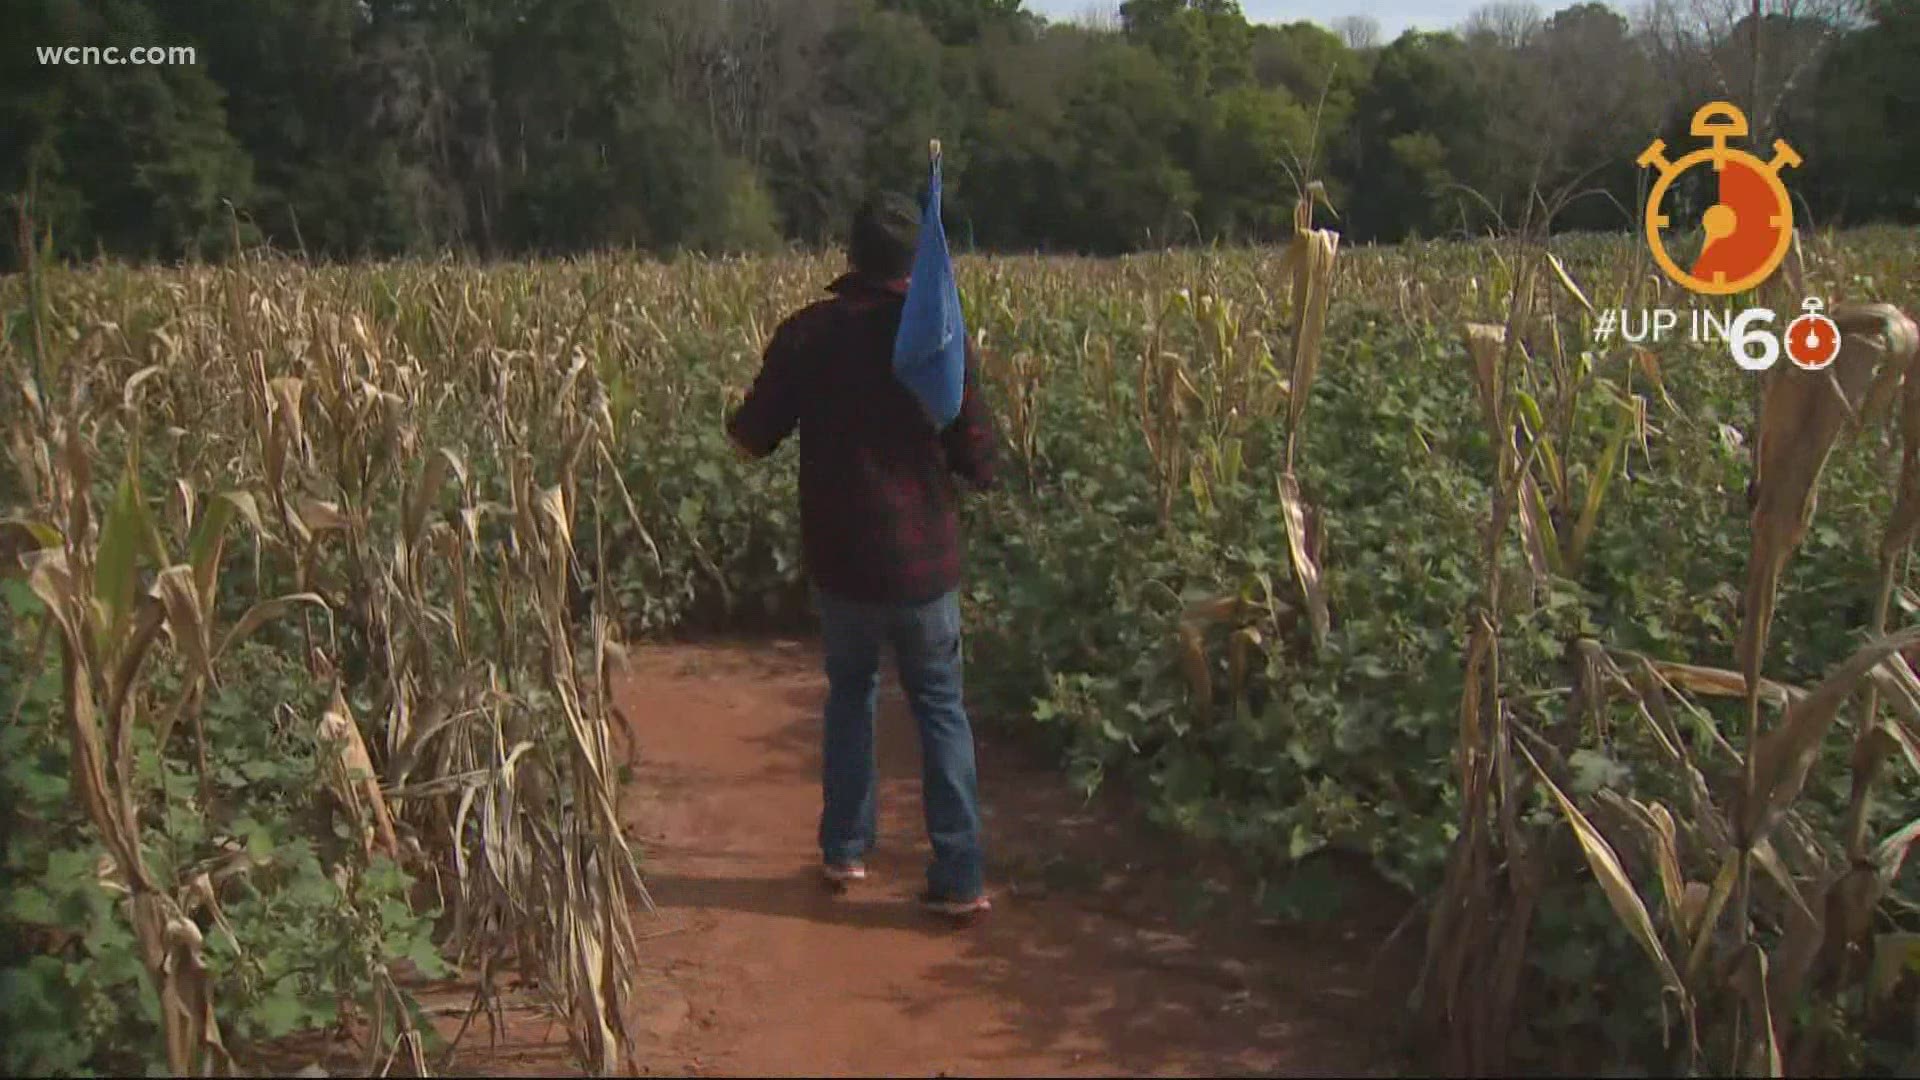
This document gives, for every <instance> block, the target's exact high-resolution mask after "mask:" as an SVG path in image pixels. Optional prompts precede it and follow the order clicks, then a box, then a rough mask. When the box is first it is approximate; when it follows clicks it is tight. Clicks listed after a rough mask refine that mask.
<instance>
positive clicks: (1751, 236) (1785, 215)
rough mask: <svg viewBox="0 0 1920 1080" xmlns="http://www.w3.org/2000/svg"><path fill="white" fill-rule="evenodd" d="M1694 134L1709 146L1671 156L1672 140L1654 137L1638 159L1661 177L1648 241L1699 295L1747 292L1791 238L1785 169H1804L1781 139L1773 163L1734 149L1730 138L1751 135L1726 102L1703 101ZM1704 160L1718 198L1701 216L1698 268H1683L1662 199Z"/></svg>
mask: <svg viewBox="0 0 1920 1080" xmlns="http://www.w3.org/2000/svg"><path fill="white" fill-rule="evenodd" d="M1691 131H1692V133H1693V135H1694V136H1695V137H1696V138H1702V139H1708V140H1710V142H1711V145H1709V146H1705V147H1702V148H1700V149H1698V150H1695V151H1693V152H1692V153H1690V154H1687V155H1686V156H1685V157H1682V158H1681V159H1680V160H1678V161H1669V160H1667V144H1666V143H1664V142H1662V141H1660V140H1659V139H1655V140H1653V142H1652V144H1651V145H1649V146H1648V147H1647V149H1646V150H1645V152H1643V153H1642V154H1641V155H1640V157H1639V159H1638V163H1639V165H1640V167H1641V168H1643V169H1645V168H1652V169H1654V170H1656V171H1658V172H1659V174H1660V176H1659V179H1657V180H1655V181H1654V183H1653V190H1652V191H1651V192H1649V193H1648V195H1647V211H1646V233H1647V245H1648V246H1649V247H1650V248H1652V249H1653V258H1654V261H1655V262H1657V263H1659V264H1660V269H1662V270H1664V271H1666V274H1667V276H1668V277H1670V278H1672V279H1673V280H1674V281H1676V282H1679V283H1680V284H1681V285H1684V286H1686V287H1687V288H1689V289H1691V290H1693V291H1694V292H1697V293H1705V294H1707V295H1709V296H1727V295H1730V294H1732V293H1737V292H1743V291H1745V290H1747V289H1751V288H1753V287H1754V286H1756V285H1758V284H1760V283H1761V282H1763V281H1765V280H1766V279H1767V275H1769V274H1771V273H1773V271H1774V270H1775V269H1776V268H1777V267H1778V266H1779V265H1780V261H1781V260H1782V259H1784V258H1786V256H1787V248H1788V247H1789V246H1790V245H1791V244H1792V243H1793V200H1792V199H1790V198H1789V197H1788V195H1787V186H1786V185H1785V184H1783V183H1781V181H1780V171H1781V170H1782V169H1785V168H1789V167H1797V166H1799V165H1800V164H1801V159H1800V155H1799V154H1798V153H1796V152H1795V151H1794V149H1793V147H1791V146H1788V145H1787V143H1786V140H1784V139H1775V140H1774V141H1773V160H1772V161H1762V160H1760V159H1759V158H1757V157H1755V156H1754V155H1752V154H1750V153H1748V152H1747V151H1745V150H1734V149H1731V148H1729V147H1728V146H1727V140H1729V139H1744V138H1746V137H1747V132H1748V127H1747V117H1746V114H1745V113H1742V112H1741V111H1740V110H1739V109H1738V108H1735V107H1734V106H1733V105H1732V104H1731V103H1729V102H1725V101H1715V102H1712V103H1710V104H1707V105H1704V106H1701V108H1700V110H1699V111H1698V112H1696V113H1694V114H1693V126H1692V128H1691ZM1701 165H1710V166H1712V168H1713V171H1714V172H1716V173H1718V174H1719V185H1718V201H1716V202H1715V203H1714V204H1713V205H1712V206H1710V207H1708V208H1707V210H1706V212H1705V213H1703V214H1702V215H1701V216H1700V228H1701V229H1702V231H1704V232H1705V233H1706V243H1705V244H1704V245H1702V247H1701V249H1700V254H1699V256H1698V257H1697V258H1696V259H1695V260H1694V263H1693V266H1692V267H1690V268H1687V269H1682V268H1681V266H1680V265H1679V263H1678V262H1676V261H1675V260H1674V258H1673V256H1672V255H1671V254H1670V253H1669V252H1668V250H1667V244H1666V240H1665V238H1664V237H1663V236H1662V235H1661V230H1663V229H1667V228H1670V227H1671V226H1672V224H1673V223H1672V221H1671V220H1670V219H1669V218H1668V217H1667V215H1666V214H1665V213H1664V212H1663V211H1662V210H1661V204H1662V202H1663V201H1664V200H1665V199H1666V195H1667V191H1668V190H1669V189H1670V188H1672V187H1673V183H1674V181H1675V180H1678V179H1679V178H1680V177H1681V176H1683V175H1685V174H1686V173H1687V172H1688V171H1689V170H1692V169H1694V168H1697V167H1699V166H1701Z"/></svg>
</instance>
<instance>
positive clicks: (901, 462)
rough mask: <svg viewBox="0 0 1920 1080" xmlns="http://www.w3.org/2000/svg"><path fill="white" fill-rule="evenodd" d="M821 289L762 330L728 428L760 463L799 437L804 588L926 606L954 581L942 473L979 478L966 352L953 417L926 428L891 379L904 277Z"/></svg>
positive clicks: (985, 429)
mask: <svg viewBox="0 0 1920 1080" xmlns="http://www.w3.org/2000/svg"><path fill="white" fill-rule="evenodd" d="M827 291H828V292H830V293H833V294H834V295H833V297H832V298H831V299H826V300H821V301H819V302H818V303H815V304H811V305H809V306H808V307H806V308H804V309H802V310H801V311H800V312H799V313H797V314H795V315H794V316H793V317H791V318H789V319H788V320H787V321H786V322H784V323H782V324H781V325H780V328H779V329H778V330H776V331H774V335H773V341H772V342H771V343H769V344H768V346H767V353H766V357H765V359H764V361H763V362H762V364H761V368H760V374H759V376H758V377H757V378H756V379H755V380H754V383H753V387H752V389H751V390H749V391H748V392H747V397H746V401H745V402H743V403H742V404H741V406H740V408H739V409H738V410H737V411H735V412H734V414H733V416H732V418H731V419H730V420H729V421H728V425H727V427H728V431H729V432H730V433H731V434H732V436H733V438H734V441H735V442H737V443H738V444H739V445H741V446H742V447H744V448H745V449H746V450H747V451H748V452H749V453H752V454H753V455H755V456H756V457H765V456H766V455H768V454H771V453H773V451H774V450H775V449H776V448H778V447H779V445H780V443H781V441H782V440H784V439H785V438H786V437H787V436H788V435H789V434H791V433H792V432H793V430H794V428H795V427H798V428H799V429H800V533H801V541H802V548H803V554H804V558H805V563H806V569H807V574H808V576H809V577H810V578H811V579H812V581H813V584H814V585H815V586H817V587H818V588H820V589H822V590H825V591H826V592H829V593H833V594H835V595H838V596H842V597H845V598H846V599H849V600H855V601H862V602H866V603H882V604H910V603H920V602H923V601H927V600H932V599H934V598H935V597H938V596H941V595H944V594H945V593H947V592H948V591H950V590H952V589H954V588H956V587H958V586H959V584H960V521H959V512H958V511H959V492H958V490H957V488H956V485H955V483H954V478H955V477H956V476H957V477H959V478H960V479H961V480H962V481H964V482H966V484H967V485H968V486H969V487H971V488H973V489H974V490H976V491H980V490H985V489H986V488H987V487H988V486H989V485H990V484H991V483H992V482H993V458H994V434H993V424H992V421H991V420H990V419H989V417H988V415H987V410H986V407H985V405H984V403H982V401H981V400H980V394H979V391H978V364H977V361H976V358H975V356H974V353H973V348H972V346H971V344H969V346H968V349H967V381H966V394H965V397H964V398H963V400H962V402H961V406H960V415H959V416H958V417H957V418H956V419H955V420H954V422H953V423H952V424H951V425H949V426H948V427H947V429H946V430H945V431H942V432H935V431H934V430H933V428H932V426H931V425H930V424H928V423H927V421H926V418H925V414H924V413H923V412H922V411H921V409H920V405H919V403H918V402H917V401H915V400H914V398H913V395H912V394H911V393H910V392H909V391H908V390H907V388H906V387H904V386H902V385H901V384H900V382H899V381H898V380H897V379H895V378H894V375H893V340H894V335H895V333H896V332H897V331H898V328H899V325H900V310H901V306H902V304H903V303H904V301H905V297H906V285H905V283H904V282H885V283H881V282H873V281H869V280H866V279H864V278H862V277H860V276H859V275H856V274H848V275H845V276H843V277H841V278H840V279H839V280H837V281H835V282H834V283H833V284H831V285H829V286H828V287H827Z"/></svg>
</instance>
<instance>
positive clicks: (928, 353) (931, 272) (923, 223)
mask: <svg viewBox="0 0 1920 1080" xmlns="http://www.w3.org/2000/svg"><path fill="white" fill-rule="evenodd" d="M936 146H937V144H936ZM930 158H931V163H930V165H929V168H928V177H927V200H926V203H925V204H924V205H923V206H922V207H921V211H920V239H919V245H918V247H917V249H916V250H915V251H914V253H913V278H912V280H911V281H910V282H909V283H908V285H907V302H906V306H905V307H904V308H903V309H902V310H901V312H900V332H899V333H898V335H896V336H895V337H894V340H893V374H894V377H895V378H897V379H899V380H900V382H901V383H902V384H904V385H905V386H906V388H907V389H908V390H911V391H912V392H913V396H914V397H915V398H918V399H919V401H920V405H921V408H922V409H924V410H925V411H926V414H927V419H928V420H929V421H930V422H931V423H932V424H933V426H934V428H935V429H936V430H940V431H944V430H946V428H947V425H949V424H951V423H953V421H954V418H955V417H957V416H959V415H960V401H961V397H962V396H963V395H964V394H965V393H966V385H967V384H966V379H967V328H966V324H965V323H964V322H963V320H962V319H961V316H960V288H959V286H958V284H956V283H955V281H954V277H953V260H952V258H951V257H949V255H948V254H947V233H946V229H945V228H944V227H943V226H942V225H941V223H940V151H939V150H938V149H937V148H936V149H934V150H933V152H932V153H931V155H930Z"/></svg>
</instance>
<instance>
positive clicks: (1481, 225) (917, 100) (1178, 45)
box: [0, 0, 1920, 265]
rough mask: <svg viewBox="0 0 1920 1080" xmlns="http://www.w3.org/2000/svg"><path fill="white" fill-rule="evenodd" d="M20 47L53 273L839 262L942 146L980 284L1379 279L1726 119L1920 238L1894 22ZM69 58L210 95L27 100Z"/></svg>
mask: <svg viewBox="0 0 1920 1080" xmlns="http://www.w3.org/2000/svg"><path fill="white" fill-rule="evenodd" d="M4 22H5V24H6V25H7V28H8V31H9V32H8V38H9V44H8V45H7V46H6V47H5V56H4V57H0V193H11V194H12V195H13V202H14V203H15V204H16V205H17V206H24V207H25V208H26V209H27V211H28V214H29V216H30V219H31V220H32V221H33V222H34V224H35V227H36V229H37V230H38V235H40V236H42V237H45V238H50V241H51V245H52V247H53V249H54V250H55V251H56V252H58V253H59V254H61V255H64V256H68V257H78V258H86V257H92V256H96V255H111V256H117V257H124V258H131V259H178V258H183V257H207V256H217V255H218V254H219V253H220V252H222V251H224V250H228V249H229V248H230V247H231V246H232V244H233V242H234V240H235V237H236V234H237V235H238V237H239V239H240V240H241V241H242V242H244V243H260V242H264V243H270V244H272V245H274V246H276V247H280V248H283V249H288V250H295V251H300V252H304V253H306V254H307V255H309V256H311V257H314V258H357V257H369V256H391V255H398V254H408V253H438V252H445V251H455V252H463V253H471V254H474V255H477V256H480V257H509V256H522V255H529V254H562V253H568V252H577V251H583V250H589V249H597V248H605V247H626V248H636V249H643V250H649V251H660V252H667V251H675V250H694V251H703V252H731V251H750V250H765V249H771V248H777V247H779V246H781V245H783V244H791V243H798V244H806V245H813V244H820V243H831V242H833V241H834V240H836V239H837V238H838V237H839V235H840V233H841V231H842V229H843V227H844V224H845V220H846V216H847V215H848V213H849V212H850V209H851V208H852V207H853V206H854V205H855V204H856V203H857V202H858V200H859V198H860V197H861V196H862V195H863V194H864V193H865V192H867V191H868V190H870V189H872V188H874V187H891V188H896V189H910V190H917V189H918V187H919V185H920V184H921V182H922V180H923V178H924V175H925V168H926V165H925V146H926V140H927V139H928V138H929V137H936V136H937V137H939V138H941V139H942V140H943V144H944V147H945V194H946V207H947V221H948V229H949V235H950V238H951V240H952V242H953V243H954V245H955V246H956V247H958V248H960V249H961V250H967V249H979V250H998V251H1010V250H1050V251H1076V252H1086V253H1096V254H1108V253H1118V252H1125V251H1129V250H1136V249H1140V248H1144V247H1150V246H1162V245H1168V244H1187V243H1196V242H1197V243H1212V242H1227V243H1234V242H1247V241H1261V240H1269V239H1273V238H1275V237H1278V236H1281V235H1283V233H1284V230H1285V229H1287V228H1288V227H1289V222H1290V207H1291V205H1292V202H1293V200H1294V199H1295V198H1296V195H1297V192H1298V190H1299V189H1300V188H1301V187H1302V186H1303V185H1304V184H1306V183H1308V182H1310V181H1313V180H1319V181H1322V182H1323V183H1324V185H1325V188H1326V191H1327V194H1328V197H1329V202H1330V203H1331V205H1332V207H1333V210H1334V212H1335V213H1337V215H1338V221H1339V227H1340V228H1341V229H1342V230H1343V231H1344V232H1345V233H1346V234H1347V235H1348V236H1349V237H1351V238H1353V239H1356V240H1360V241H1382V242H1388V241H1395V240H1399V239H1403V238H1406V237H1410V236H1436V235H1446V234H1458V233H1462V232H1465V233H1470V234H1471V233H1478V232H1483V231H1485V230H1488V229H1511V228H1519V227H1527V228H1535V229H1539V228H1549V227H1550V228H1558V229H1620V228H1628V227H1631V226H1632V223H1633V221H1634V219H1635V208H1636V207H1637V206H1638V205H1639V200H1640V198H1641V197H1642V194H1643V193H1644V191H1645V190H1646V186H1647V184H1648V183H1649V180H1650V177H1649V176H1648V174H1647V173H1646V171H1645V170H1642V169H1640V168H1639V167H1638V166H1636V165H1635V158H1636V157H1637V156H1638V155H1639V153H1640V151H1641V150H1642V149H1644V148H1645V146H1646V145H1647V143H1648V142H1649V141H1650V140H1651V139H1652V138H1653V137H1654V136H1656V135H1658V136H1661V137H1663V138H1665V139H1666V140H1667V141H1668V143H1669V144H1670V145H1671V146H1674V147H1676V148H1691V147H1692V146H1693V145H1695V144H1697V142H1698V140H1697V139H1695V138H1693V137H1692V136H1691V135H1690V134H1689V133H1688V123H1689V120H1690V118H1691V116H1692V113H1693V110H1694V109H1695V108H1697V107H1698V106H1699V105H1700V104H1701V103H1703V102H1705V101H1708V100H1712V99H1715V98H1726V99H1729V100H1732V101H1734V102H1736V103H1738V104H1739V105H1740V106H1741V107H1742V108H1743V109H1745V110H1746V111H1747V113H1748V114H1749V116H1750V120H1751V124H1752V127H1753V129H1754V130H1753V136H1754V138H1755V139H1756V140H1757V141H1758V143H1759V146H1762V147H1764V146H1770V145H1771V143H1772V140H1773V139H1774V138H1780V137H1783V138H1786V139H1788V140H1789V141H1790V142H1791V143H1792V144H1793V145H1794V147H1795V149H1797V150H1798V151H1799V152H1800V153H1801V154H1802V155H1803V156H1804V157H1805V159H1806V163H1805V165H1804V166H1803V167H1801V168H1799V169H1796V170H1794V171H1793V173H1792V174H1790V177H1789V186H1790V188H1791V190H1792V191H1793V192H1794V193H1795V196H1796V198H1797V199H1798V200H1799V202H1800V203H1801V212H1802V213H1803V214H1806V215H1808V218H1809V220H1811V221H1813V222H1815V223H1818V224H1844V223H1853V222H1860V221H1868V220H1887V219H1893V220H1909V221H1910V220H1914V219H1915V218H1917V217H1920V194H1917V191H1920V188H1917V181H1916V178H1920V140H1917V139H1916V138H1915V137H1914V136H1913V134H1912V133H1911V132H1910V131H1909V130H1908V128H1907V126H1906V122H1908V121H1910V120H1911V118H1914V117H1920V64H1915V63H1913V62H1912V57H1913V56H1915V55H1920V4H1916V3H1915V2H1914V0H1878V2H1870V3H1858V2H1854V0H1765V2H1760V0H1751V2H1750V0H1653V2H1652V3H1649V4H1647V5H1646V6H1643V7H1640V8H1637V9H1634V10H1633V11H1631V12H1624V13H1623V12H1622V11H1619V10H1616V9H1614V8H1611V7H1608V6H1606V5H1603V4H1599V3H1580V4H1576V5H1573V6H1570V7H1566V8H1563V9H1561V10H1558V11H1555V12H1553V13H1551V14H1546V13H1544V12H1542V11H1541V10H1540V9H1538V8H1536V7H1534V6H1532V5H1531V4H1526V3H1514V2H1510V0H1508V2H1501V3H1496V4H1492V5H1489V6H1488V7H1485V8H1482V9H1480V10H1479V11H1477V12H1476V13H1475V14H1474V15H1473V16H1472V17H1470V18H1468V19H1467V20H1465V21H1464V22H1463V23H1462V24H1461V25H1460V26H1458V27H1456V28H1455V29H1453V30H1452V31H1449V32H1444V33H1434V32H1417V31H1409V32H1407V33H1405V34H1402V35H1401V36H1399V37H1398V38H1395V39H1393V40H1391V41H1384V40H1382V39H1381V37H1380V35H1379V34H1378V32H1377V29H1376V28H1375V27H1374V26H1373V25H1372V24H1370V23H1369V22H1368V21H1367V20H1365V19H1346V20H1341V21H1339V22H1338V23H1336V26H1337V29H1329V28H1326V27H1322V26H1319V25H1316V24H1314V23H1310V22H1296V23H1292V24H1290V25H1283V26H1274V25H1257V24H1253V23H1250V22H1249V21H1248V20H1247V19H1246V17H1245V15H1244V13H1243V12H1242V10H1241V8H1240V5H1239V4H1238V3H1235V2H1233V0H1127V2H1125V3H1122V4H1119V5H1118V7H1117V9H1109V10H1107V11H1105V12H1104V13H1103V12H1101V11H1098V10H1090V12H1089V14H1088V15H1086V16H1083V17H1081V18H1079V19H1075V20H1072V21H1065V22H1049V21H1047V20H1044V19H1042V18H1040V17H1038V16H1036V15H1035V14H1033V13H1032V12H1030V11H1028V10H1026V8H1025V7H1024V5H1023V4H1022V2H1021V0H13V2H12V3H11V4H10V5H9V9H8V13H7V15H6V16H5V17H4ZM62 44H94V45H120V46H122V47H123V48H124V47H131V46H134V45H156V44H158V45H181V44H190V45H192V46H194V47H195V49H196V56H197V63H194V64H192V65H176V66H144V67H127V66H122V67H109V66H69V65H50V64H42V63H40V62H39V61H38V59H37V57H36V53H35V48H34V47H35V46H41V45H62ZM1756 149H1758V148H1757V147H1756ZM1759 152H1760V153H1761V156H1763V157H1765V156H1767V152H1766V151H1765V150H1759ZM1696 194H1697V193H1696ZM6 233H7V234H8V239H7V240H5V241H0V244H4V245H5V247H4V249H0V257H4V259H5V260H6V261H7V264H8V265H12V264H15V263H17V261H18V252H19V247H18V245H19V243H20V239H19V237H20V235H21V234H20V233H19V232H17V231H16V230H14V229H11V228H9V229H7V230H6Z"/></svg>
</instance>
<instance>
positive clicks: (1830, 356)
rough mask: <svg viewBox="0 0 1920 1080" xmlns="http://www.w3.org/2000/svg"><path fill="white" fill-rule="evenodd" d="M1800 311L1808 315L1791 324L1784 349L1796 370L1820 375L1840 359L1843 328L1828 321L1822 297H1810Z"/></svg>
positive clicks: (1782, 343)
mask: <svg viewBox="0 0 1920 1080" xmlns="http://www.w3.org/2000/svg"><path fill="white" fill-rule="evenodd" d="M1800 308H1801V310H1802V311H1804V312H1806V314H1804V315H1802V316H1800V317H1799V318H1797V319H1795V320H1793V321H1792V322H1790V323H1788V324H1787V332H1786V333H1785V334H1784V335H1782V337H1781V345H1783V346H1784V347H1785V349H1786V353H1787V359H1789V360H1791V361H1793V366H1795V367H1797V368H1800V369H1801V370H1803V371H1819V370H1821V369H1822V368H1824V367H1826V366H1827V365H1828V364H1831V363H1833V360H1834V357H1837V356H1839V355H1840V328H1839V327H1838V326H1836V325H1834V321H1833V320H1832V319H1829V318H1827V316H1826V314H1825V311H1824V305H1822V304H1821V303H1820V300H1819V298H1818V297H1813V296H1809V297H1807V299H1806V301H1805V302H1803V303H1802V304H1801V305H1800Z"/></svg>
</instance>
